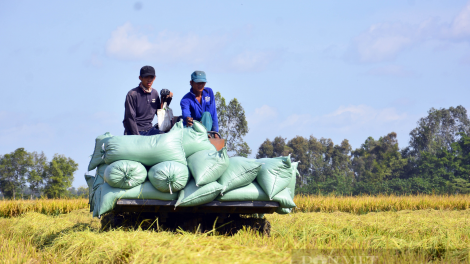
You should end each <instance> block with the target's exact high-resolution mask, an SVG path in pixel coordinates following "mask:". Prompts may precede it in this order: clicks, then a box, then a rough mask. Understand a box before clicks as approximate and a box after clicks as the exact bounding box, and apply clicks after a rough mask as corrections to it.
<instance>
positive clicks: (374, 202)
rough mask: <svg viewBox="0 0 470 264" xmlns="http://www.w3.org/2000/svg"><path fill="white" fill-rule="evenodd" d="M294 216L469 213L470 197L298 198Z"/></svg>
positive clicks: (315, 196)
mask: <svg viewBox="0 0 470 264" xmlns="http://www.w3.org/2000/svg"><path fill="white" fill-rule="evenodd" d="M294 202H295V204H296V205H297V208H296V209H295V212H304V213H305V212H348V213H354V214H364V213H369V212H387V211H393V212H394V211H401V210H425V209H434V210H466V209H468V208H470V195H413V196H395V195H387V196H385V195H382V196H317V195H298V196H296V197H295V198H294Z"/></svg>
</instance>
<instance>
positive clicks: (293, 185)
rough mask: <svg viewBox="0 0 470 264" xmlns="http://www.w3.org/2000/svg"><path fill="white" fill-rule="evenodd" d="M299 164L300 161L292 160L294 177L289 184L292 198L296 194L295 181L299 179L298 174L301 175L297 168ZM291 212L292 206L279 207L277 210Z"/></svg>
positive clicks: (282, 212) (284, 212) (285, 212)
mask: <svg viewBox="0 0 470 264" xmlns="http://www.w3.org/2000/svg"><path fill="white" fill-rule="evenodd" d="M298 165H299V162H292V179H291V180H290V183H289V185H288V186H287V188H288V189H289V192H290V194H291V197H292V199H294V195H295V181H296V179H297V175H300V174H299V171H298V170H297V167H298ZM291 212H292V208H279V209H277V210H276V213H278V214H290V213H291Z"/></svg>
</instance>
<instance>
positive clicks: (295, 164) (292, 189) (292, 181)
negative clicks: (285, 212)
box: [287, 162, 300, 199]
mask: <svg viewBox="0 0 470 264" xmlns="http://www.w3.org/2000/svg"><path fill="white" fill-rule="evenodd" d="M298 167H299V162H292V176H291V177H292V178H291V179H290V182H289V185H287V188H289V189H290V193H291V196H292V199H294V196H295V182H296V180H297V175H300V174H299V170H297V168H298Z"/></svg>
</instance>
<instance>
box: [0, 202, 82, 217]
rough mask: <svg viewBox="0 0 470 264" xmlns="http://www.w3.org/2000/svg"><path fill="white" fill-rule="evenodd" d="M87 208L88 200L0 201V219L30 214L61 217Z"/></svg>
mask: <svg viewBox="0 0 470 264" xmlns="http://www.w3.org/2000/svg"><path fill="white" fill-rule="evenodd" d="M87 207H88V200H87V199H39V200H0V217H16V216H20V215H22V214H25V213H28V212H36V213H41V214H45V215H59V214H66V213H70V212H72V211H73V210H78V209H83V208H87Z"/></svg>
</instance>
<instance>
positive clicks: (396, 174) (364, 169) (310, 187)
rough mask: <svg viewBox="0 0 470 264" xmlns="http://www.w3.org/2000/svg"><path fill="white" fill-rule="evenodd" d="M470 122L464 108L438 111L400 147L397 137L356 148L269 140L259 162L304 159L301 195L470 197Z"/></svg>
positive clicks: (299, 182) (314, 141) (345, 144)
mask: <svg viewBox="0 0 470 264" xmlns="http://www.w3.org/2000/svg"><path fill="white" fill-rule="evenodd" d="M469 129H470V121H469V119H468V117H467V112H466V110H465V108H463V107H462V106H458V107H456V108H453V107H450V108H449V109H440V110H436V109H434V108H432V109H431V110H430V111H429V112H428V116H427V117H424V118H421V119H420V120H419V122H418V127H417V128H415V129H413V130H412V131H411V132H410V145H409V146H407V147H405V148H403V149H400V148H399V146H398V140H397V134H396V133H395V132H391V133H389V134H387V135H385V136H383V137H380V138H379V139H378V140H375V139H374V138H372V137H368V138H367V139H366V140H365V142H364V143H363V144H362V145H361V147H359V148H357V149H355V150H352V148H351V146H350V145H349V142H348V140H346V139H345V140H343V141H342V142H341V144H340V145H335V144H334V143H333V141H332V140H331V139H326V138H321V139H317V138H315V137H314V136H310V138H309V139H308V140H307V138H304V137H301V136H296V137H294V138H292V139H290V140H287V139H286V138H282V137H281V136H278V137H276V138H275V139H274V140H273V141H271V140H269V139H266V140H265V141H264V142H263V143H262V144H261V146H260V147H259V149H258V153H257V155H256V157H257V158H264V157H270V158H271V157H277V156H286V155H288V154H291V158H292V160H293V161H300V164H299V172H300V174H301V176H300V178H299V179H297V185H298V189H297V190H296V192H298V193H307V194H308V193H310V194H312V193H313V194H316V193H324V194H325V193H334V194H336V195H338V194H343V195H349V194H353V195H360V194H419V193H423V194H433V193H437V194H446V193H447V194H452V193H470V132H469Z"/></svg>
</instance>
